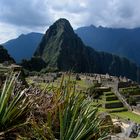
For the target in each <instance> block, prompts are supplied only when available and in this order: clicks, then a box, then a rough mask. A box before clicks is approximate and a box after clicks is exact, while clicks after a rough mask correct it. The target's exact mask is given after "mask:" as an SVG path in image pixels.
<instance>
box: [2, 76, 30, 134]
mask: <svg viewBox="0 0 140 140" xmlns="http://www.w3.org/2000/svg"><path fill="white" fill-rule="evenodd" d="M16 80H17V77H16V74H12V75H11V76H10V77H9V78H7V79H6V81H5V84H4V87H3V89H2V91H1V93H0V135H4V134H5V133H7V132H10V131H12V130H16V129H17V128H19V126H21V125H24V124H25V122H26V117H25V115H26V113H28V111H29V107H30V106H31V104H32V103H31V100H30V97H29V96H27V95H26V94H25V93H26V89H24V90H23V91H20V90H19V92H16V93H15V92H14V88H15V84H16Z"/></svg>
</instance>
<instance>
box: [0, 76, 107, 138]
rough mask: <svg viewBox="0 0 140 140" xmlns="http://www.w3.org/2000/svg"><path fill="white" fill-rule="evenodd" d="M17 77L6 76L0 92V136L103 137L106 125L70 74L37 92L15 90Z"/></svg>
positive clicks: (29, 89) (104, 136) (105, 135)
mask: <svg viewBox="0 0 140 140" xmlns="http://www.w3.org/2000/svg"><path fill="white" fill-rule="evenodd" d="M17 78H18V77H17V76H16V74H12V75H11V76H8V77H7V79H6V81H5V84H4V86H3V88H2V90H1V91H0V139H8V140H10V139H20V140H32V139H35V140H56V139H57V140H91V139H92V140H103V139H105V138H106V137H107V133H106V127H105V126H103V120H101V119H100V117H99V115H98V108H97V107H95V106H94V104H93V102H92V101H91V100H88V99H87V98H86V96H85V95H84V94H83V93H82V92H77V90H76V88H75V84H74V83H73V82H71V80H70V77H69V79H68V80H67V82H64V77H63V78H62V81H61V84H60V86H59V87H57V88H53V87H52V88H50V87H49V88H48V87H46V88H45V89H44V90H43V91H41V92H40V93H38V94H35V93H36V92H35V91H34V90H32V89H31V88H28V89H23V90H20V89H19V88H18V90H17V87H16V85H17V81H18V80H17Z"/></svg>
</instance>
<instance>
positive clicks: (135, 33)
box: [75, 25, 140, 65]
mask: <svg viewBox="0 0 140 140" xmlns="http://www.w3.org/2000/svg"><path fill="white" fill-rule="evenodd" d="M75 32H76V33H77V34H78V36H79V37H80V38H81V39H82V40H83V42H84V43H85V44H86V45H89V46H91V47H93V48H94V49H96V50H98V51H105V52H109V53H113V54H116V55H119V56H124V57H127V58H128V59H130V60H132V61H133V62H135V63H137V64H138V65H140V58H139V56H140V28H135V29H124V28H120V29H119V28H118V29H114V28H106V27H101V26H100V27H95V26H93V25H91V26H87V27H81V28H78V29H77V30H75Z"/></svg>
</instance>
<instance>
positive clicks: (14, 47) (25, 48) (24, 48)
mask: <svg viewBox="0 0 140 140" xmlns="http://www.w3.org/2000/svg"><path fill="white" fill-rule="evenodd" d="M42 36H43V34H40V33H29V34H26V35H24V34H22V35H20V36H19V37H18V38H16V39H12V40H9V41H8V42H6V43H4V44H3V46H4V47H5V48H6V49H7V50H8V52H9V54H10V55H11V56H12V57H13V58H14V59H15V61H16V62H17V63H19V62H21V60H22V59H30V58H31V57H32V56H33V54H34V52H35V50H36V47H37V46H38V44H39V42H40V41H41V38H42Z"/></svg>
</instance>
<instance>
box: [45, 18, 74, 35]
mask: <svg viewBox="0 0 140 140" xmlns="http://www.w3.org/2000/svg"><path fill="white" fill-rule="evenodd" d="M63 32H66V33H69V34H71V33H72V34H73V33H74V31H73V28H72V26H71V24H70V23H69V21H68V20H67V19H65V18H60V19H58V20H57V21H56V22H55V23H54V24H53V25H51V26H50V28H49V30H47V32H46V34H47V33H51V34H52V33H53V34H57V33H59V34H60V33H63Z"/></svg>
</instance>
